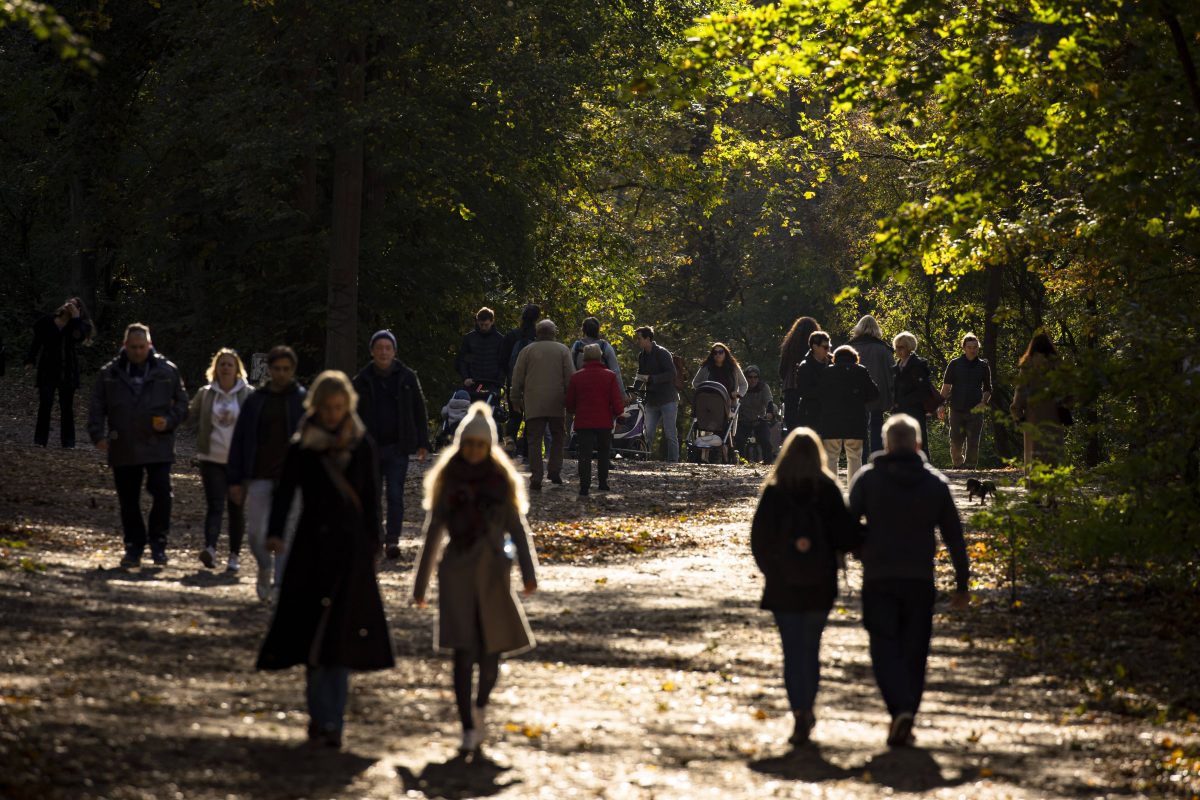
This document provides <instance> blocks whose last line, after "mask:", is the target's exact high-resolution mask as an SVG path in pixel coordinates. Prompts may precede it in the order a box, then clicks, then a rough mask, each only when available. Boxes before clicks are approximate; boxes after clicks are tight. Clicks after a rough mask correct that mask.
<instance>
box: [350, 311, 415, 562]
mask: <svg viewBox="0 0 1200 800" xmlns="http://www.w3.org/2000/svg"><path fill="white" fill-rule="evenodd" d="M369 349H370V351H371V363H370V364H368V365H367V366H365V367H363V368H362V370H361V371H360V372H359V373H358V374H357V375H355V376H354V390H355V391H356V392H358V416H359V417H361V418H362V421H363V424H365V425H366V426H367V432H368V433H370V434H371V438H372V439H374V440H375V454H376V456H377V458H378V466H379V469H378V474H377V477H378V479H379V482H380V484H386V485H387V531H386V533H385V535H384V543H385V549H384V552H385V554H386V555H387V557H388V558H398V557H399V556H400V533H401V530H402V528H403V525H404V482H405V480H406V479H407V478H408V459H409V456H411V455H413V454H416V456H417V459H418V460H419V461H421V462H422V463H424V461H425V459H426V458H427V457H428V456H429V450H430V447H429V417H428V416H427V414H426V411H425V394H424V393H423V392H422V391H421V381H419V380H418V379H417V373H415V372H413V371H412V370H411V369H409V368H408V367H406V366H405V365H404V364H403V363H401V361H400V359H398V358H396V337H395V335H393V334H392V332H391V331H388V330H382V331H376V332H375V334H374V335H372V336H371V342H370V345H369ZM382 490H383V486H382V485H380V486H378V487H377V489H376V495H377V496H380V495H382V494H383V491H382Z"/></svg>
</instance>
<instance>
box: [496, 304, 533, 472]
mask: <svg viewBox="0 0 1200 800" xmlns="http://www.w3.org/2000/svg"><path fill="white" fill-rule="evenodd" d="M541 315H542V309H541V308H540V307H538V305H537V304H536V303H527V304H526V305H525V308H524V310H522V311H521V324H520V326H518V327H516V328H513V329H512V330H511V331H509V332H508V333H506V334H504V344H503V345H502V346H501V348H500V359H501V360H502V361H503V362H504V363H505V364H507V365H508V372H507V375H508V384H507V385H506V386H505V390H506V394H507V396H508V398H509V400H508V422H507V423H505V426H504V436H505V438H506V439H507V440H508V442H509V444H510V446H511V447H512V448H513V452H515V453H516V454H517V455H518V456H528V455H529V443H528V441H527V440H526V438H525V437H524V436H520V435H519V434H520V432H521V423H522V422H523V421H524V419H525V417H524V415H522V414H521V412H520V411H518V410H517V409H516V407H514V406H513V403H512V374H513V368H514V367H516V366H517V356H519V355H520V354H521V351H522V350H523V349H525V348H526V347H527V346H529V345H531V344H533V342H534V340H535V339H537V331H536V330H535V326H536V325H537V321H538V318H539V317H540V316H541Z"/></svg>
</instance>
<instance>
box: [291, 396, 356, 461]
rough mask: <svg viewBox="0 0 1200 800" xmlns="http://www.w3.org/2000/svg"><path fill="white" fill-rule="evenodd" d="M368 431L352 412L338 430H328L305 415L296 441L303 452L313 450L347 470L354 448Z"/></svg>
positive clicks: (297, 432)
mask: <svg viewBox="0 0 1200 800" xmlns="http://www.w3.org/2000/svg"><path fill="white" fill-rule="evenodd" d="M366 432H367V429H366V427H365V426H364V425H363V423H362V420H361V419H359V418H358V414H355V413H354V412H353V411H351V412H350V413H349V414H347V415H346V416H345V418H344V419H343V420H342V423H341V424H340V425H339V426H338V427H337V429H336V430H332V431H331V430H327V429H326V428H325V427H323V426H322V425H321V423H319V422H317V420H316V417H314V416H313V415H312V414H307V415H305V417H304V419H303V420H302V421H301V423H300V430H298V431H296V440H297V441H299V442H300V448H301V449H302V450H312V451H313V452H316V453H321V454H322V455H324V456H327V457H329V458H330V459H331V460H332V461H333V462H334V463H335V464H337V466H338V468H339V469H342V470H345V469H346V466H347V465H348V464H349V463H350V456H351V454H352V453H353V452H354V448H355V447H357V446H358V443H359V442H360V441H362V438H363V436H364V435H366Z"/></svg>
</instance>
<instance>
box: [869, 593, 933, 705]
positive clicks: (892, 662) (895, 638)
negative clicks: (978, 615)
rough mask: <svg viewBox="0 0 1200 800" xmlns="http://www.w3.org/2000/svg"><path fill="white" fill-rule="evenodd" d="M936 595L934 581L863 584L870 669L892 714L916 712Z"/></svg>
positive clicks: (922, 685) (923, 681) (922, 681)
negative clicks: (869, 647)
mask: <svg viewBox="0 0 1200 800" xmlns="http://www.w3.org/2000/svg"><path fill="white" fill-rule="evenodd" d="M936 594H937V592H936V590H935V589H934V586H933V584H932V583H931V582H929V581H922V580H879V581H871V582H869V583H866V584H864V585H863V593H862V607H863V626H864V627H866V629H867V634H868V635H869V636H870V638H871V670H872V671H873V672H874V673H875V683H877V684H878V685H879V691H880V692H881V693H882V694H883V702H884V703H885V704H886V705H887V710H888V713H890V714H891V715H892V716H893V717H895V716H896V715H897V714H902V713H904V712H908V713H910V714H916V713H917V709H918V707H919V706H920V705H921V695H922V694H924V692H925V662H926V660H927V659H928V658H929V639H930V637H931V636H932V635H933V601H934V598H935V596H936Z"/></svg>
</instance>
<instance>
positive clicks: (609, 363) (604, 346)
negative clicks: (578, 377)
mask: <svg viewBox="0 0 1200 800" xmlns="http://www.w3.org/2000/svg"><path fill="white" fill-rule="evenodd" d="M589 344H598V345H600V353H601V354H602V355H601V357H602V359H603V361H604V366H606V367H608V368H609V369H610V370H612V373H613V374H614V375H616V376H617V386H618V387H619V388H620V390H621V394H624V393H625V381H624V380H623V379H622V378H621V366H620V364H618V363H617V351H616V350H614V349H613V346H612V345H611V344H609V343H608V342H607V341H606V340H604V339H593V338H592V337H591V336H585V337H583V338H582V339H577V340H575V344H573V345H571V358H572V359H573V360H574V361H575V369H577V370H580V369H583V348H585V347H587V346H588V345H589Z"/></svg>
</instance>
